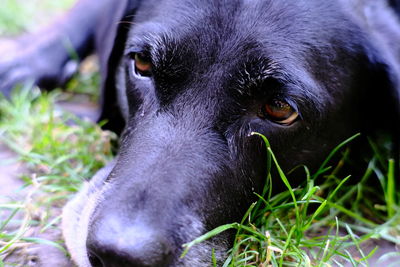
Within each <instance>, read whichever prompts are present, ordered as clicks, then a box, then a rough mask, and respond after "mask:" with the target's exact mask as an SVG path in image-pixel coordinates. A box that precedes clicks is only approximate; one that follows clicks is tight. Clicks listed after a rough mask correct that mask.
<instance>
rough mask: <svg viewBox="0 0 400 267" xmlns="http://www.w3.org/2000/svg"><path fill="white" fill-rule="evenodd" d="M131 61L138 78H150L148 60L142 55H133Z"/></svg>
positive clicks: (149, 62)
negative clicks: (132, 60) (133, 63)
mask: <svg viewBox="0 0 400 267" xmlns="http://www.w3.org/2000/svg"><path fill="white" fill-rule="evenodd" d="M133 59H134V62H135V73H136V74H137V75H140V76H144V77H150V76H151V69H152V65H151V61H150V58H148V57H146V56H145V55H144V54H142V53H135V55H134V57H133Z"/></svg>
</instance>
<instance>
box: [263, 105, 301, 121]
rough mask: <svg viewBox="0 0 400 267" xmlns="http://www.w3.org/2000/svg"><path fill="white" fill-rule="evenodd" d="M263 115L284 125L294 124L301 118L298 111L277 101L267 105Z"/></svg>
mask: <svg viewBox="0 0 400 267" xmlns="http://www.w3.org/2000/svg"><path fill="white" fill-rule="evenodd" d="M263 113H264V114H265V115H266V117H268V119H270V120H272V121H274V122H276V123H279V124H282V125H290V124H292V123H293V122H294V121H295V120H296V119H297V117H298V116H299V114H298V113H297V112H296V110H295V109H294V108H293V107H292V106H291V105H289V104H288V103H287V102H285V101H282V100H276V99H275V100H273V101H271V102H270V103H268V104H265V106H264V110H263Z"/></svg>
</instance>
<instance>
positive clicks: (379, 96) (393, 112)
mask: <svg viewBox="0 0 400 267" xmlns="http://www.w3.org/2000/svg"><path fill="white" fill-rule="evenodd" d="M367 54H368V64H367V66H368V70H369V78H368V84H367V88H368V93H367V94H366V95H367V96H365V97H366V105H365V106H364V107H365V109H366V110H368V116H367V121H366V123H367V124H368V126H367V127H368V128H369V129H370V130H372V131H374V132H375V133H376V132H378V133H379V132H382V131H383V132H385V133H389V135H390V136H391V137H392V140H393V149H392V157H393V158H394V159H395V162H396V163H395V164H396V165H395V166H399V163H400V162H399V157H400V59H398V58H396V56H395V55H394V54H396V53H393V54H391V53H386V51H380V52H377V50H375V49H369V50H368V53H367ZM395 169H396V170H395V171H396V172H397V173H396V175H397V176H399V175H400V173H399V171H398V170H397V169H398V168H395Z"/></svg>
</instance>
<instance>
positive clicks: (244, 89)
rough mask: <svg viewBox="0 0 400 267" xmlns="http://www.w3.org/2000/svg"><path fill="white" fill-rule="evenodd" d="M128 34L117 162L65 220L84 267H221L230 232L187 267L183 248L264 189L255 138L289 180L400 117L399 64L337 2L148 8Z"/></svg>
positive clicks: (198, 251)
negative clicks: (215, 263) (215, 257)
mask: <svg viewBox="0 0 400 267" xmlns="http://www.w3.org/2000/svg"><path fill="white" fill-rule="evenodd" d="M123 27H127V26H126V25H124V26H123ZM129 28H130V30H129V34H127V35H126V38H125V48H124V49H123V50H121V51H119V54H118V53H117V54H118V55H120V56H118V57H116V58H114V59H113V60H116V61H118V62H119V67H118V68H117V69H118V70H117V73H115V77H117V81H118V82H117V84H118V86H117V87H118V89H119V91H120V92H122V95H121V96H120V97H119V98H120V99H121V103H120V105H121V106H122V107H125V108H123V112H122V113H123V114H125V121H126V127H125V129H124V132H123V134H122V136H121V146H120V151H119V154H118V157H117V159H116V160H115V162H114V163H113V164H110V165H109V166H108V167H106V168H105V169H103V170H102V171H100V172H99V173H98V174H97V175H96V176H95V177H94V178H93V179H92V181H91V182H90V183H89V184H88V185H86V186H85V187H84V188H83V189H82V191H81V192H80V193H79V195H78V196H77V197H76V198H75V199H74V200H73V201H72V202H71V203H69V204H68V206H67V208H66V209H65V218H67V219H65V222H64V224H65V233H66V234H65V236H66V239H67V245H68V247H69V249H70V250H71V252H72V255H73V257H74V258H75V260H76V261H77V263H78V264H79V266H209V265H210V258H211V248H216V249H217V251H218V252H219V253H220V257H221V258H223V253H224V251H225V250H226V249H227V248H228V247H229V244H230V243H229V236H228V234H227V235H226V236H223V235H222V236H220V237H217V238H215V239H213V240H212V241H209V242H208V243H207V242H205V243H203V244H200V245H198V246H197V247H195V248H193V249H192V250H191V251H190V252H189V254H188V255H187V256H186V257H185V258H183V259H180V258H179V256H180V254H181V253H182V244H184V243H186V242H189V241H191V240H192V239H194V238H195V237H197V236H199V235H201V234H202V233H205V232H206V231H209V230H211V229H213V228H215V227H216V226H219V225H221V224H224V223H229V222H233V221H238V220H240V218H241V216H243V214H244V212H245V210H246V209H247V208H248V206H249V204H250V203H251V202H252V201H254V199H255V198H254V194H253V192H259V191H260V190H261V188H262V186H263V183H264V179H265V177H266V174H267V169H266V168H267V167H266V150H265V146H264V144H263V142H262V140H261V139H260V138H259V137H258V136H256V135H252V134H251V133H252V132H258V133H261V134H263V135H265V136H267V137H268V139H269V141H270V143H271V146H272V149H273V150H274V152H275V154H277V156H278V160H279V162H280V163H281V165H282V167H283V168H284V169H286V170H288V169H290V168H292V167H294V166H296V165H298V164H300V163H305V164H308V165H310V166H314V165H315V164H317V163H318V161H319V160H320V159H321V158H323V157H324V156H325V155H326V154H327V152H329V151H330V150H331V149H332V148H333V147H334V146H335V145H337V144H338V143H339V142H340V141H343V140H344V139H345V138H346V137H349V136H350V135H352V134H354V133H356V132H359V131H363V130H367V129H368V127H367V125H368V124H365V122H367V121H370V122H372V121H374V123H376V124H375V125H374V126H376V127H378V125H379V127H380V126H382V127H383V126H385V125H387V124H388V125H389V124H390V123H389V122H393V120H394V119H397V118H398V110H396V108H393V109H392V110H390V111H385V112H382V111H384V107H385V106H384V105H385V104H384V103H385V101H388V99H392V101H393V106H394V107H396V106H397V105H396V103H398V102H396V101H398V95H397V94H396V93H395V92H398V91H397V90H398V88H397V87H396V83H397V81H396V79H397V77H398V76H397V74H396V70H395V68H394V67H393V66H394V65H395V64H391V63H388V62H387V61H386V59H385V60H384V59H383V57H382V56H380V55H379V53H377V51H378V50H379V46H378V45H375V44H374V43H373V42H372V41H371V40H370V37H369V35H368V34H367V33H366V32H365V31H363V30H362V29H361V28H360V27H359V25H358V24H357V23H356V22H354V21H353V20H352V19H350V18H349V16H347V15H346V13H345V12H344V11H343V10H342V9H341V8H340V6H339V5H337V4H335V3H334V2H333V1H309V0H308V1H289V2H288V1H285V2H283V1H250V0H249V1H236V0H234V1H232V0H229V1H212V0H211V1H209V0H208V1H206V0H200V1H198V0H196V1H192V0H184V1H171V0H164V1H144V2H143V3H142V4H141V5H140V7H139V8H138V10H137V12H136V13H135V16H134V17H133V20H132V23H131V24H130V25H129ZM390 92H391V93H392V94H393V95H390V94H391V93H390ZM386 112H388V113H386ZM379 122H380V123H379Z"/></svg>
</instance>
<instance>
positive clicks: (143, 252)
mask: <svg viewBox="0 0 400 267" xmlns="http://www.w3.org/2000/svg"><path fill="white" fill-rule="evenodd" d="M109 226H110V225H109V224H108V225H107V226H105V227H104V228H103V227H96V228H95V229H91V231H89V234H88V239H87V241H86V246H87V251H88V257H89V261H90V263H91V265H92V266H93V267H114V266H118V267H125V266H127V267H128V266H129V267H145V266H148V267H152V266H157V267H163V266H170V264H171V262H172V258H173V249H172V246H171V244H170V243H169V242H168V240H167V239H166V238H165V237H164V235H162V234H160V233H159V232H158V231H156V230H154V229H149V228H148V227H143V226H142V227H139V226H131V227H129V228H128V230H125V229H126V228H125V227H122V228H113V231H110V230H109V228H108V227H109ZM117 229H118V230H119V231H116V230H117Z"/></svg>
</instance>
